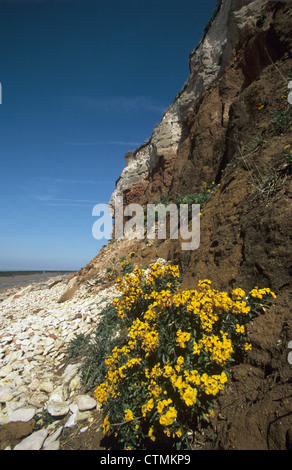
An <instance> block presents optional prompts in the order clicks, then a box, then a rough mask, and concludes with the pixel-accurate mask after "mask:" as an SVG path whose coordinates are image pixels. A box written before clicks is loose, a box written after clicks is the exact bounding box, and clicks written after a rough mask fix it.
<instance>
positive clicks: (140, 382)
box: [95, 262, 275, 449]
mask: <svg viewBox="0 0 292 470" xmlns="http://www.w3.org/2000/svg"><path fill="white" fill-rule="evenodd" d="M179 276H180V274H179V270H178V267H177V266H169V265H163V264H162V263H160V262H157V263H155V264H153V265H151V266H150V267H149V268H148V269H146V270H142V269H139V268H135V269H134V270H133V272H132V273H131V274H126V275H125V276H124V278H120V279H118V281H117V284H116V286H117V288H118V289H119V291H120V292H121V297H120V298H119V299H115V300H114V302H113V305H114V306H115V308H116V309H117V312H118V316H119V319H120V322H121V328H124V329H126V331H127V340H126V341H125V344H123V346H122V347H116V348H114V349H113V351H112V353H111V355H110V356H108V357H107V358H106V359H105V365H106V368H107V372H106V376H105V379H104V382H103V383H101V384H100V385H99V386H98V387H97V388H96V390H95V399H96V400H97V401H98V402H99V403H100V404H101V405H102V407H103V414H104V422H103V429H104V432H106V433H114V436H116V442H115V446H116V447H115V448H129V447H131V449H142V448H144V449H145V448H147V446H149V445H153V442H154V441H156V442H157V441H159V442H160V445H161V442H164V441H163V439H164V440H165V439H167V442H168V444H167V446H169V445H170V443H173V445H177V446H178V447H177V448H188V445H189V440H188V432H189V430H190V429H193V427H194V426H196V423H197V420H199V419H202V418H203V417H204V416H207V415H210V413H211V411H212V408H213V406H214V401H215V400H216V398H217V396H218V394H219V393H220V392H221V391H222V390H223V389H224V387H225V386H226V383H227V381H228V377H229V368H230V365H231V362H232V361H234V360H238V358H240V357H242V355H243V354H244V353H245V351H246V350H248V349H250V348H251V345H250V344H249V343H247V341H246V328H245V325H246V324H247V322H248V321H250V319H251V318H253V316H254V312H255V311H256V312H257V311H259V308H260V305H262V304H263V302H266V299H269V298H274V297H275V294H274V293H273V292H271V291H270V289H259V288H257V287H256V288H254V289H253V290H252V291H251V292H249V293H246V292H245V291H243V290H242V289H240V288H237V289H234V290H233V291H232V292H231V293H230V294H227V292H220V291H217V290H215V289H212V288H211V282H210V281H209V280H208V279H205V280H202V281H200V282H199V283H198V287H197V289H194V290H187V291H183V292H179V290H178V279H179ZM265 305H266V304H265ZM255 306H257V310H255ZM151 443H152V444H151ZM119 446H120V447H119Z"/></svg>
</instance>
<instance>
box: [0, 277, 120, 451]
mask: <svg viewBox="0 0 292 470" xmlns="http://www.w3.org/2000/svg"><path fill="white" fill-rule="evenodd" d="M20 277H21V282H22V281H23V282H22V284H18V285H16V286H15V285H13V283H14V281H18V279H17V278H16V276H15V277H14V278H12V279H11V280H10V281H11V282H10V283H9V284H10V286H11V287H9V286H6V287H5V288H3V292H2V295H3V298H2V300H1V298H0V321H1V329H0V364H1V367H0V403H1V408H0V433H1V432H2V434H5V433H6V427H5V426H6V425H7V426H8V427H9V426H10V425H11V423H14V422H16V421H17V423H18V425H19V426H21V424H22V423H26V421H27V422H28V420H30V421H29V422H31V420H32V418H33V417H34V416H35V417H36V418H37V419H38V417H39V416H41V415H42V413H44V412H45V413H47V414H49V415H51V416H52V417H53V419H54V423H52V425H51V426H49V427H48V426H45V425H44V427H43V428H42V432H43V434H44V435H46V436H50V438H51V436H53V435H54V433H55V431H58V432H61V430H62V429H63V428H64V427H65V428H66V426H67V427H68V428H69V429H70V428H71V426H75V425H76V424H77V423H78V422H79V421H80V422H81V423H85V424H86V421H87V422H88V426H90V423H91V422H92V421H90V420H92V419H97V417H98V419H99V414H98V408H97V403H96V402H95V401H94V400H93V398H92V396H91V395H90V394H85V395H84V392H83V391H82V390H81V389H82V383H81V375H80V374H81V373H80V372H79V369H80V364H75V363H74V364H72V363H70V361H68V357H67V348H68V344H69V343H70V341H71V340H72V339H73V338H74V337H75V335H80V334H84V335H91V334H93V333H94V331H95V328H96V325H97V323H98V321H99V317H100V314H101V313H102V311H103V309H104V308H105V306H106V305H107V304H108V303H110V302H111V301H112V300H113V298H114V297H116V296H117V291H116V289H115V287H114V286H113V287H110V288H105V289H101V290H100V291H95V292H90V287H89V286H86V285H83V286H80V287H79V288H78V290H77V291H76V292H75V294H74V296H73V297H72V298H71V299H70V300H67V301H66V302H60V301H59V300H60V298H61V297H62V295H63V294H64V292H66V291H67V290H68V289H70V288H71V287H72V285H73V284H74V282H75V278H74V277H73V278H71V276H69V275H64V274H61V275H60V274H59V273H56V275H55V276H52V275H51V276H50V277H49V278H47V279H41V278H42V274H39V275H34V276H29V278H28V277H25V278H24V277H23V276H20ZM12 281H13V282H12ZM7 284H8V283H7ZM85 400H86V402H89V405H86V406H88V408H86V406H85V407H84V405H83V404H82V406H81V405H80V403H81V402H82V403H83V402H84V401H85ZM93 412H95V415H93V416H92V415H91V414H90V413H93ZM59 416H60V418H59ZM62 418H64V420H65V421H64V420H63V421H62V422H61V419H62ZM68 418H69V420H68ZM88 420H89V421H88ZM67 421H68V422H67ZM53 425H54V426H53ZM58 426H59V428H58ZM83 426H84V425H83ZM7 429H8V428H7ZM8 431H9V429H8V430H7V432H8ZM5 436H6V434H5ZM7 436H8V434H7ZM7 436H6V437H5V439H4V438H3V439H2V442H1V438H0V449H1V450H3V449H6V448H7V449H13V448H15V444H16V442H18V443H19V445H20V446H25V445H27V443H26V441H24V442H23V443H20V442H19V441H20V439H18V440H17V441H15V439H14V440H9V439H10V438H9V439H8V437H9V436H8V437H7ZM33 437H34V436H33V434H32V435H30V436H29V439H32V438H33ZM59 445H60V443H59V441H54V449H55V448H59ZM21 448H22V447H21ZM44 448H47V446H45V447H44Z"/></svg>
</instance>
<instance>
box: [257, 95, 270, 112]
mask: <svg viewBox="0 0 292 470" xmlns="http://www.w3.org/2000/svg"><path fill="white" fill-rule="evenodd" d="M269 99H270V97H269V96H266V97H265V98H264V99H263V100H261V101H258V102H257V103H256V107H257V109H258V110H259V111H261V110H262V109H264V108H266V106H267V105H268V104H269Z"/></svg>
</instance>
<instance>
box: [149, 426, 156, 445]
mask: <svg viewBox="0 0 292 470" xmlns="http://www.w3.org/2000/svg"><path fill="white" fill-rule="evenodd" d="M148 437H150V439H151V441H153V442H154V441H155V439H156V438H155V436H153V426H151V428H150V429H149V431H148Z"/></svg>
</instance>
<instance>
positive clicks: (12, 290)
mask: <svg viewBox="0 0 292 470" xmlns="http://www.w3.org/2000/svg"><path fill="white" fill-rule="evenodd" d="M71 274H72V273H70V272H68V273H66V274H65V273H64V272H62V271H60V272H58V271H56V272H55V273H53V272H52V273H48V274H47V275H45V274H44V273H39V274H20V275H18V276H17V275H16V276H14V277H13V276H9V277H8V276H7V277H5V278H4V277H3V278H1V280H2V279H3V280H4V279H5V282H0V306H1V303H2V301H3V300H5V299H6V298H7V297H10V296H11V295H13V294H16V293H17V292H18V291H19V290H22V289H23V288H25V287H29V286H30V285H32V284H38V283H40V282H46V281H49V279H54V278H56V277H60V276H64V277H66V276H70V275H71Z"/></svg>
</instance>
